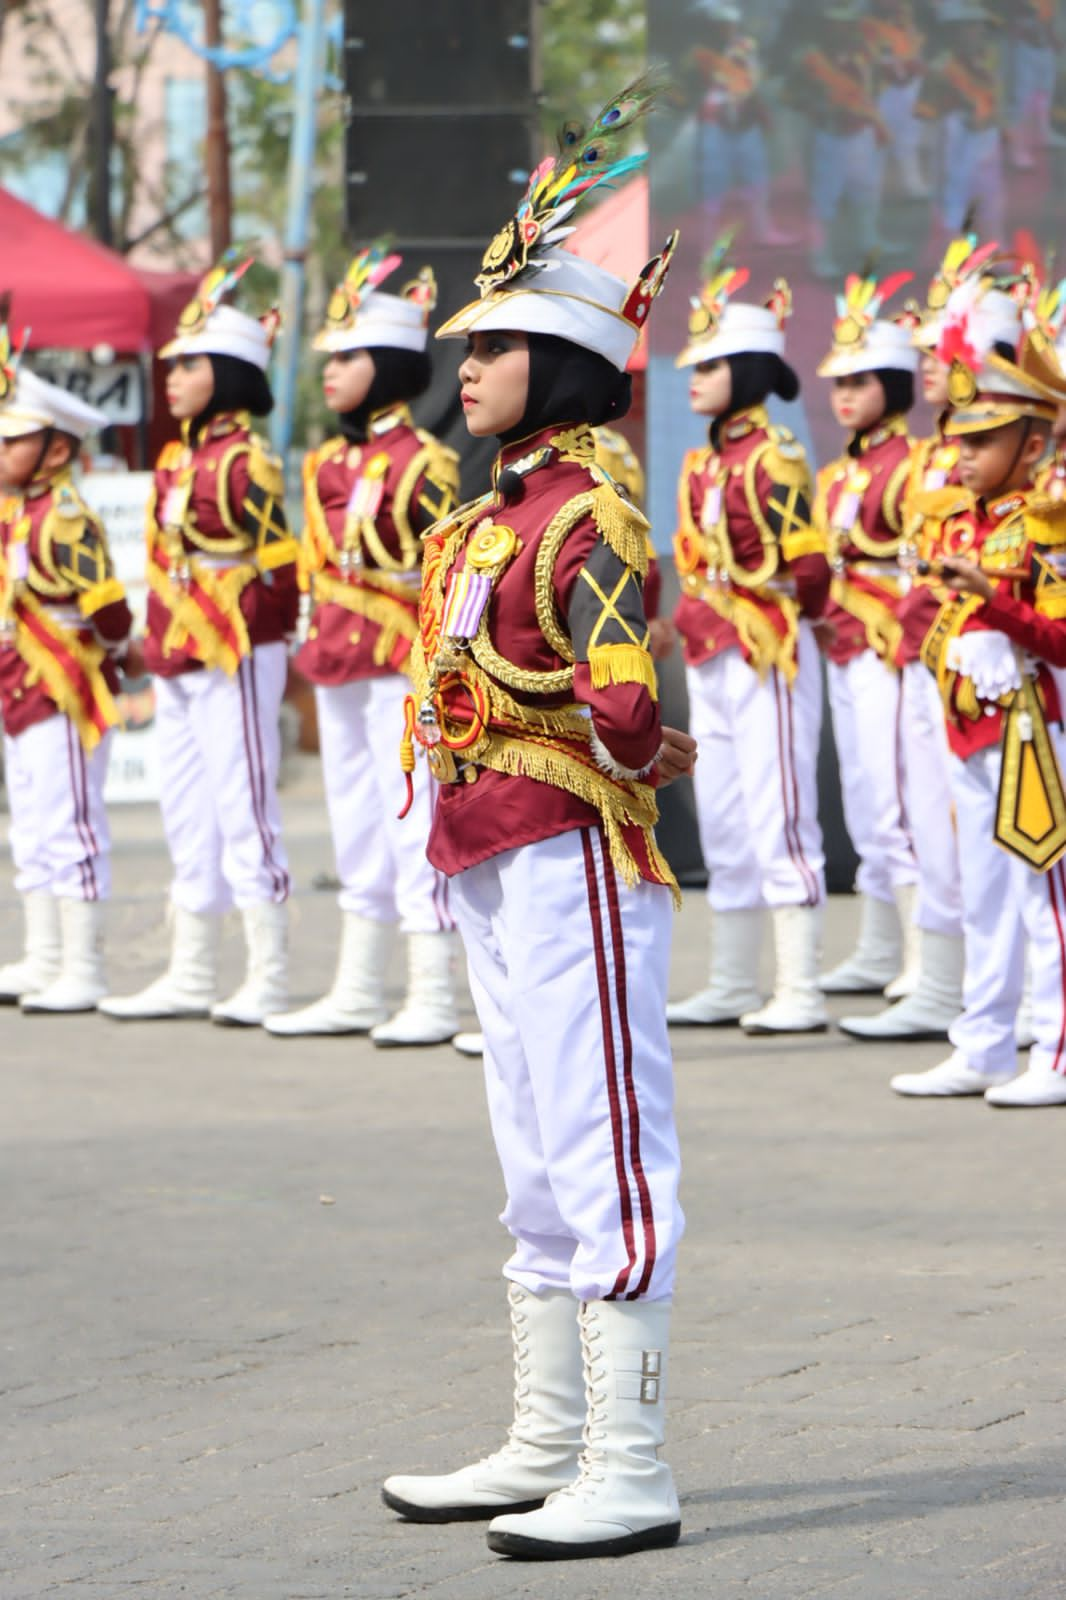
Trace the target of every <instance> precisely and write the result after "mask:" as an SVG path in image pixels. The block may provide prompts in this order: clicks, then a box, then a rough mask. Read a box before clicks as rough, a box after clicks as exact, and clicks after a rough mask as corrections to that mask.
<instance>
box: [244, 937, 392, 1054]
mask: <svg viewBox="0 0 1066 1600" xmlns="http://www.w3.org/2000/svg"><path fill="white" fill-rule="evenodd" d="M342 919H343V920H342V923H341V947H340V953H339V955H338V957H337V973H336V976H335V978H334V979H333V987H332V989H331V990H330V991H329V993H328V994H326V995H323V996H322V999H321V1000H316V1001H315V1002H314V1004H313V1005H309V1006H304V1007H303V1009H302V1010H300V1011H284V1012H280V1013H279V1014H278V1015H277V1016H272V1017H267V1019H266V1021H265V1022H264V1024H263V1026H264V1028H265V1029H266V1031H267V1033H273V1034H275V1035H276V1036H277V1037H278V1038H296V1037H298V1036H304V1035H307V1034H324V1033H325V1034H331V1033H369V1032H370V1029H371V1028H373V1027H376V1026H377V1024H378V1023H379V1022H384V1020H385V1017H386V1015H387V1008H386V1006H385V1004H384V1001H383V998H382V997H383V994H384V991H385V962H386V960H387V957H388V953H389V944H390V936H391V932H392V930H391V928H390V926H389V924H388V923H387V922H376V921H374V920H373V919H372V918H371V917H361V916H360V915H359V914H358V912H356V911H345V912H343V913H342Z"/></svg>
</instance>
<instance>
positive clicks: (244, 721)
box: [237, 656, 279, 896]
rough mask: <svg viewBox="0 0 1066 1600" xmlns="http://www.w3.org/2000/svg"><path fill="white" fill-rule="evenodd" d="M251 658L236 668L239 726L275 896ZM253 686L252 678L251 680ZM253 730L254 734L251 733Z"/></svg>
mask: <svg viewBox="0 0 1066 1600" xmlns="http://www.w3.org/2000/svg"><path fill="white" fill-rule="evenodd" d="M251 664H252V663H251V657H250V656H245V657H244V659H243V660H242V661H241V662H240V663H239V665H238V667H237V688H238V691H239V692H240V697H241V725H242V729H243V733H244V759H245V763H246V765H247V768H248V789H249V793H250V795H251V800H252V820H253V821H254V823H255V826H256V831H257V832H258V834H259V843H260V845H261V846H262V849H263V862H264V864H265V866H266V867H267V869H268V871H269V872H270V876H271V879H272V880H273V884H274V894H275V896H276V895H277V893H278V890H279V881H278V874H277V872H276V870H275V868H274V863H273V861H272V860H271V855H270V830H269V829H268V827H267V824H266V818H265V817H264V815H263V811H262V803H261V799H260V794H259V788H258V785H257V782H256V779H257V777H258V764H257V761H256V750H255V748H253V738H254V741H255V744H256V745H258V740H259V729H258V726H257V725H256V716H255V704H254V700H252V699H251V697H250V696H249V693H248V684H247V681H246V674H245V668H246V667H247V668H248V669H249V671H251ZM253 685H254V678H253ZM253 730H254V733H253Z"/></svg>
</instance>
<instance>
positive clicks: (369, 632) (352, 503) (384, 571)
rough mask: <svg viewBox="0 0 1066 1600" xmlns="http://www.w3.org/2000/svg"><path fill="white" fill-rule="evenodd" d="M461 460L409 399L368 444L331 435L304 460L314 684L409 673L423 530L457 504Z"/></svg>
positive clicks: (308, 645) (307, 654)
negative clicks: (419, 423) (422, 423)
mask: <svg viewBox="0 0 1066 1600" xmlns="http://www.w3.org/2000/svg"><path fill="white" fill-rule="evenodd" d="M458 488H459V458H458V456H457V455H456V454H455V451H454V450H449V449H447V448H446V447H445V446H444V445H442V444H438V442H437V440H436V439H434V438H433V436H432V435H431V434H428V433H423V432H422V431H421V430H420V429H416V428H415V427H414V426H413V424H412V422H411V414H410V412H409V411H408V409H407V407H406V406H404V405H400V406H390V407H389V408H388V409H387V410H386V411H383V412H381V413H379V414H378V415H377V416H375V417H372V418H371V420H370V427H369V436H368V438H367V440H366V443H365V444H350V443H349V442H348V441H347V440H346V439H343V438H340V437H337V438H333V439H328V440H327V441H326V443H325V444H324V445H322V446H321V448H320V449H318V450H312V451H310V452H309V453H308V455H307V456H306V457H305V459H304V511H305V524H304V536H303V544H302V547H301V561H300V581H301V587H303V588H306V589H307V590H309V592H310V596H311V614H310V620H309V626H308V630H307V639H306V641H305V643H304V644H303V646H302V647H301V649H300V651H299V654H298V655H297V657H296V663H295V664H296V667H297V669H298V670H299V671H300V672H301V673H302V674H303V676H304V677H305V678H307V679H309V680H310V681H311V682H312V683H320V684H331V685H332V684H339V683H351V682H353V681H354V680H356V679H359V678H377V677H382V676H384V675H385V674H387V673H391V672H404V671H406V670H407V660H408V657H409V655H410V653H411V645H412V644H413V643H414V639H415V636H416V634H417V633H418V594H419V584H420V577H419V570H420V566H421V561H422V549H421V545H420V543H419V540H420V536H421V535H422V534H423V533H424V532H425V531H426V529H427V528H429V527H431V526H432V524H433V523H434V522H436V521H437V520H438V519H439V518H441V517H446V516H448V515H449V513H450V512H451V511H452V510H453V509H454V507H455V503H456V499H457V495H458Z"/></svg>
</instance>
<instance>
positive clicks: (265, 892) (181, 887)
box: [155, 643, 289, 915]
mask: <svg viewBox="0 0 1066 1600" xmlns="http://www.w3.org/2000/svg"><path fill="white" fill-rule="evenodd" d="M285 659H286V651H285V646H284V645H283V644H280V643H279V644H266V645H259V646H257V647H256V649H254V650H253V651H252V653H251V655H250V656H245V658H244V659H243V660H242V661H241V663H240V666H239V667H238V668H237V671H236V673H235V674H234V676H233V677H232V678H231V677H228V676H227V674H226V673H224V672H221V671H211V672H207V671H204V672H187V673H183V674H182V675H181V676H180V677H177V678H156V680H155V695H156V727H157V729H158V740H159V776H160V782H161V786H162V795H161V801H160V804H161V806H162V811H163V827H164V829H165V830H166V836H167V845H168V847H169V849H170V858H171V861H172V862H173V865H174V880H173V883H172V885H171V890H170V895H171V900H172V901H173V903H174V905H176V906H180V907H181V909H182V910H183V911H194V912H197V913H199V914H201V915H207V914H209V913H211V912H222V911H226V910H228V909H229V907H230V906H231V905H236V906H238V907H239V908H240V909H241V910H244V909H245V908H246V907H248V906H253V905H259V904H261V903H262V902H263V901H266V900H272V901H282V900H285V899H286V898H287V896H288V893H289V872H288V862H287V860H286V856H285V848H284V845H283V844H282V841H281V810H280V808H279V806H278V768H279V766H280V764H281V732H280V729H279V726H278V712H279V710H280V707H281V697H282V694H283V693H284V690H285Z"/></svg>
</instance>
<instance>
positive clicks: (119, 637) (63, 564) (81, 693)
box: [0, 470, 131, 750]
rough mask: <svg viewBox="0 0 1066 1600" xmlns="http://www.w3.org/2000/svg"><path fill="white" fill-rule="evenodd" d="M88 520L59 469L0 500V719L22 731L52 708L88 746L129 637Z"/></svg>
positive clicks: (116, 587)
mask: <svg viewBox="0 0 1066 1600" xmlns="http://www.w3.org/2000/svg"><path fill="white" fill-rule="evenodd" d="M130 620H131V619H130V612H129V607H128V606H127V604H126V597H125V592H124V590H123V588H122V585H121V584H120V583H119V582H118V580H117V579H116V578H115V577H114V575H113V572H112V568H111V558H110V555H109V553H108V548H107V538H106V535H105V533H104V529H103V526H102V525H101V523H100V521H99V520H98V518H97V517H96V516H95V514H94V513H93V512H92V511H91V510H90V509H89V507H88V506H87V505H86V504H85V501H84V500H83V499H82V498H81V496H80V495H79V494H78V491H77V489H76V488H75V487H74V484H73V482H72V481H71V476H70V472H69V471H68V470H64V471H62V472H60V473H59V474H58V475H57V476H56V477H55V478H53V480H52V482H51V483H50V484H48V485H47V486H45V487H43V488H41V489H37V490H28V491H27V492H26V493H25V494H24V495H15V496H12V497H11V498H9V499H7V500H3V501H0V716H2V719H3V725H4V731H5V732H6V733H8V734H12V735H14V734H19V733H23V732H24V731H25V730H26V729H27V728H30V727H32V726H33V725H34V724H35V723H37V722H43V721H44V720H45V718H46V717H52V716H55V714H56V712H57V711H61V712H63V713H64V714H65V715H67V716H69V717H70V719H71V721H72V722H73V723H74V725H75V726H76V728H77V729H78V733H79V736H80V738H81V741H82V744H83V746H84V747H85V748H86V749H87V750H91V749H93V748H94V746H95V745H96V744H97V743H98V742H99V740H100V738H101V736H102V734H103V733H104V732H105V731H106V730H107V729H108V728H109V727H111V726H112V725H113V724H114V723H116V722H117V721H118V720H119V717H118V712H117V710H116V708H115V704H114V699H113V696H114V693H115V691H116V690H117V688H118V670H117V667H116V665H115V659H114V658H115V657H116V656H117V655H118V654H119V653H120V652H121V650H122V647H123V646H124V644H125V642H126V639H127V638H128V636H129V631H130Z"/></svg>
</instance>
